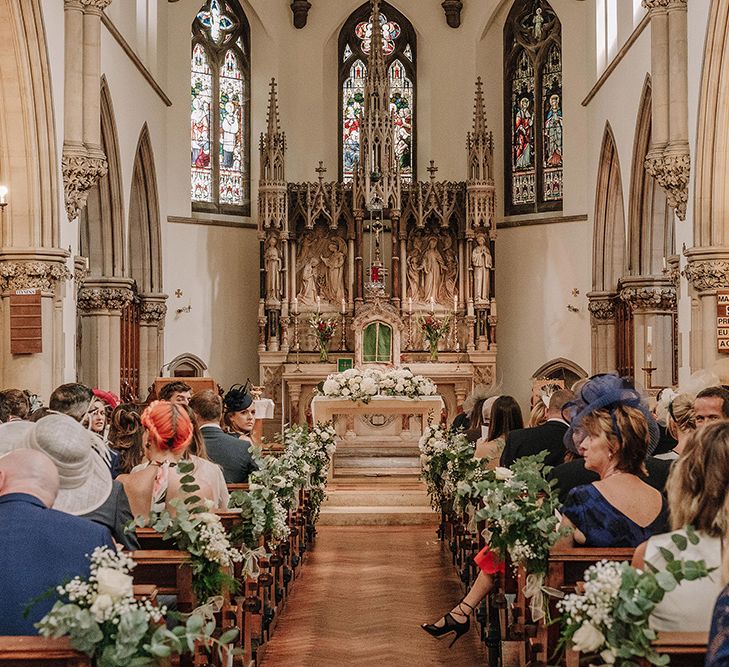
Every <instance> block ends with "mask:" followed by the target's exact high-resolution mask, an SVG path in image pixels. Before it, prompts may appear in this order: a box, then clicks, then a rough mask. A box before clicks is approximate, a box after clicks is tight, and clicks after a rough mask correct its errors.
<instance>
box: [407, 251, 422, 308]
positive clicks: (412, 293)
mask: <svg viewBox="0 0 729 667" xmlns="http://www.w3.org/2000/svg"><path fill="white" fill-rule="evenodd" d="M407 270H408V296H409V297H410V298H411V299H414V300H415V301H417V300H419V299H420V297H421V296H422V294H421V289H420V277H421V275H422V273H421V271H420V253H419V252H418V250H417V249H416V248H413V252H411V253H410V254H409V255H408V259H407Z"/></svg>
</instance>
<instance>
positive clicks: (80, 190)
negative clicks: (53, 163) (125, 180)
mask: <svg viewBox="0 0 729 667" xmlns="http://www.w3.org/2000/svg"><path fill="white" fill-rule="evenodd" d="M108 169H109V166H108V163H107V161H106V157H105V156H104V155H103V154H101V155H94V156H92V155H87V154H83V153H77V152H71V151H69V152H66V151H65V150H64V154H63V157H62V158H61V171H62V173H63V190H64V193H65V195H66V213H67V214H68V219H69V220H75V219H76V218H78V215H79V213H80V212H81V210H82V209H83V208H84V207H85V206H86V199H87V197H88V196H89V190H91V188H93V187H94V185H95V184H96V182H97V181H98V180H99V179H100V178H102V177H103V176H105V175H106V172H107V171H108Z"/></svg>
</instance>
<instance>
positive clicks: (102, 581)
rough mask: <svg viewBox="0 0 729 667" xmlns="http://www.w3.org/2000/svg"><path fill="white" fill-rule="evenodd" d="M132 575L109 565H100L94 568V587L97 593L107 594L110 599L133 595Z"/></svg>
mask: <svg viewBox="0 0 729 667" xmlns="http://www.w3.org/2000/svg"><path fill="white" fill-rule="evenodd" d="M132 581H133V580H132V577H130V576H129V575H128V574H124V573H123V572H119V570H114V569H112V568H110V567H100V568H98V569H97V570H96V587H97V589H98V591H99V595H108V596H110V597H111V599H112V600H119V599H120V598H124V597H133V596H134V589H133V588H132Z"/></svg>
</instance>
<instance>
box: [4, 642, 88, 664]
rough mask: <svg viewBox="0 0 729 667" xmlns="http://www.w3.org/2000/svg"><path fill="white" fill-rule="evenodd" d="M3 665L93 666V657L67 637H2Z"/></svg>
mask: <svg viewBox="0 0 729 667" xmlns="http://www.w3.org/2000/svg"><path fill="white" fill-rule="evenodd" d="M0 665H2V667H91V658H89V657H88V656H87V655H86V654H85V653H81V652H80V651H77V650H76V649H74V648H72V647H71V643H70V642H69V640H68V639H67V638H65V637H62V638H60V639H49V638H46V637H36V636H33V637H0Z"/></svg>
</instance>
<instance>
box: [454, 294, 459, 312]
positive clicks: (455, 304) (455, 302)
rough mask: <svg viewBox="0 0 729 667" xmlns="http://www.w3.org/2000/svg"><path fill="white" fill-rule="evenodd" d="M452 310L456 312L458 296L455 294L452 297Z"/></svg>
mask: <svg viewBox="0 0 729 667" xmlns="http://www.w3.org/2000/svg"><path fill="white" fill-rule="evenodd" d="M453 312H454V313H457V312H458V297H457V296H454V297H453Z"/></svg>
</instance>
